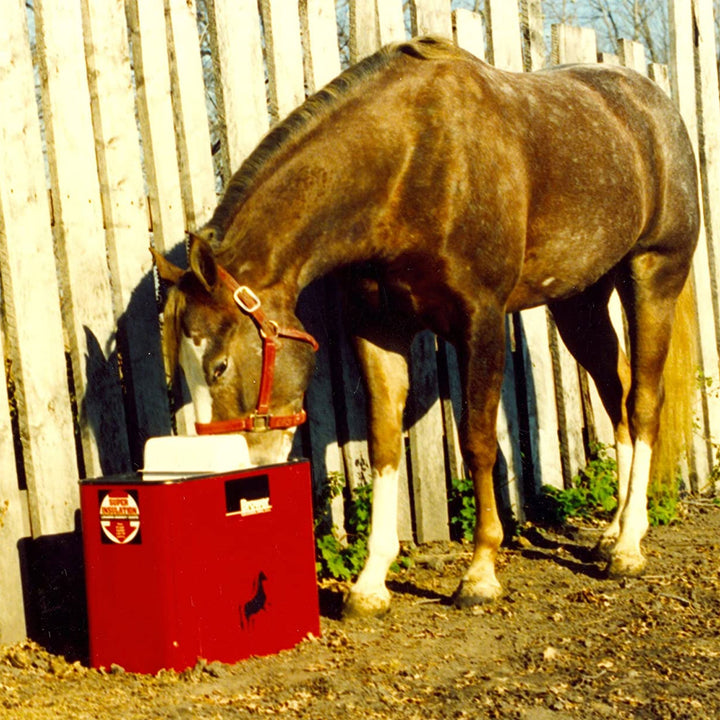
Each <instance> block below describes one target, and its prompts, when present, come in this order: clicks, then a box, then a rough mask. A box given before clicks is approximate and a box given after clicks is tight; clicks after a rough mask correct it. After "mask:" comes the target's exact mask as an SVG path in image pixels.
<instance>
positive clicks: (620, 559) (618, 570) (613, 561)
mask: <svg viewBox="0 0 720 720" xmlns="http://www.w3.org/2000/svg"><path fill="white" fill-rule="evenodd" d="M646 564H647V561H646V560H645V558H644V557H643V556H642V555H636V554H632V555H631V554H614V555H612V556H611V557H610V560H609V562H608V565H607V570H606V572H607V576H608V577H609V578H611V579H613V580H617V579H620V578H627V577H638V576H640V575H642V574H643V572H644V571H645V566H646Z"/></svg>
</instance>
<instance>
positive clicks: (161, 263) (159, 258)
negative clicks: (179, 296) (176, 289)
mask: <svg viewBox="0 0 720 720" xmlns="http://www.w3.org/2000/svg"><path fill="white" fill-rule="evenodd" d="M150 253H151V254H152V256H153V258H154V260H155V265H156V266H157V269H158V275H159V276H160V278H161V279H162V280H165V281H166V282H169V283H172V284H173V285H177V284H178V282H179V281H180V278H181V277H182V274H183V270H181V269H180V268H179V267H178V266H177V265H173V264H172V263H171V262H170V261H169V260H168V259H167V258H166V257H165V256H164V255H161V254H160V253H159V252H157V250H155V248H150Z"/></svg>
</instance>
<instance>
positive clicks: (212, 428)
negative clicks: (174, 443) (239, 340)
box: [195, 265, 318, 435]
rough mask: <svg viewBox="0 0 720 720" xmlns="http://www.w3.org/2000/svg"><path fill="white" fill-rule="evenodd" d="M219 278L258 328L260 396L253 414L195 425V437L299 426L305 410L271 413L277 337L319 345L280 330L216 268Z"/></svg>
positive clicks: (306, 335)
mask: <svg viewBox="0 0 720 720" xmlns="http://www.w3.org/2000/svg"><path fill="white" fill-rule="evenodd" d="M217 269H218V275H219V276H220V279H221V280H222V281H223V282H224V283H225V285H226V286H227V287H228V289H229V290H230V292H231V293H232V295H233V299H234V300H235V302H236V303H237V305H238V307H239V308H240V309H241V310H242V311H243V312H244V313H245V314H246V315H249V316H250V317H251V318H252V319H253V320H254V322H255V325H257V328H258V332H259V333H260V338H261V339H262V344H263V362H262V371H261V373H260V394H259V396H258V402H257V407H256V408H255V412H254V413H252V415H250V416H249V417H244V418H235V419H232V420H216V421H214V422H207V423H195V430H196V432H197V434H198V435H215V434H221V433H234V432H242V431H247V432H261V431H263V430H276V429H287V428H291V427H295V426H296V425H301V424H302V423H304V422H305V420H307V413H306V412H305V410H300V411H299V412H296V413H293V414H292V415H272V414H270V395H271V393H272V387H273V380H274V378H275V355H276V354H277V347H278V346H277V338H278V337H285V338H289V339H291V340H299V341H300V342H306V343H308V344H309V345H311V346H312V349H313V350H316V351H317V349H318V343H317V340H315V338H314V337H313V336H312V335H310V334H309V333H306V332H303V331H302V330H295V329H294V328H281V327H279V326H278V324H277V323H276V322H274V321H273V320H269V319H268V317H267V315H265V313H264V312H263V310H262V308H261V306H260V299H259V298H258V296H257V295H256V294H255V293H254V292H253V291H252V290H251V289H250V288H249V287H247V286H246V285H239V284H238V282H237V281H236V280H235V278H233V276H232V275H230V273H228V272H227V270H225V269H224V268H222V267H220V266H219V265H218V268H217Z"/></svg>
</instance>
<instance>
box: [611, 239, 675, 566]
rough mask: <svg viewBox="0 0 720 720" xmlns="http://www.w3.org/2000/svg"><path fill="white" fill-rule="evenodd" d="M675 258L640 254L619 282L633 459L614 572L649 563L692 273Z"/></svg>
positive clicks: (614, 550) (614, 553) (613, 556)
mask: <svg viewBox="0 0 720 720" xmlns="http://www.w3.org/2000/svg"><path fill="white" fill-rule="evenodd" d="M672 261H673V259H672V255H668V258H667V259H666V258H663V257H662V256H658V254H655V253H647V254H638V255H636V256H635V257H634V258H632V259H631V260H630V261H629V262H628V267H627V272H626V280H625V282H623V281H621V282H619V283H618V291H619V292H620V295H621V298H622V301H623V306H624V307H625V313H626V315H627V318H628V327H629V331H630V348H631V357H630V364H631V371H632V385H631V388H630V395H629V397H628V402H627V407H628V415H629V421H630V435H631V437H632V440H633V460H632V469H631V472H630V482H629V486H628V493H627V501H626V502H625V505H624V507H623V508H622V511H621V515H620V532H619V535H618V538H617V542H616V543H615V545H614V546H613V548H612V549H611V551H610V562H609V565H608V573H609V575H611V576H627V575H637V574H639V573H641V572H642V570H643V569H644V567H645V558H644V557H643V554H642V551H641V549H640V541H641V540H642V538H643V536H644V535H645V532H646V531H647V528H648V517H647V488H648V484H649V481H650V469H651V460H652V451H653V448H654V446H655V441H656V440H657V437H658V432H659V427H660V410H661V408H662V403H663V370H664V366H665V360H666V359H667V354H668V349H669V346H670V336H671V333H672V324H673V318H674V313H675V304H676V301H677V297H678V295H679V294H680V292H681V290H682V286H683V284H684V280H685V277H686V275H687V265H685V266H678V267H677V268H676V267H673V266H671V264H670V263H671V262H672Z"/></svg>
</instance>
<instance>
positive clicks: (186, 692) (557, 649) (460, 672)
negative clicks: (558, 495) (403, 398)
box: [0, 501, 720, 720]
mask: <svg viewBox="0 0 720 720" xmlns="http://www.w3.org/2000/svg"><path fill="white" fill-rule="evenodd" d="M719 531H720V508H718V507H716V506H714V505H713V504H712V503H711V502H709V501H694V502H692V503H688V504H687V505H686V510H685V517H684V519H683V520H682V522H680V523H679V524H676V525H674V526H672V527H663V528H653V529H651V530H650V533H649V536H648V538H647V540H646V549H647V554H648V557H649V566H648V570H647V574H646V575H645V576H644V577H642V578H639V579H634V580H626V581H622V582H620V583H618V582H613V581H609V580H605V579H603V578H602V576H601V572H600V568H599V566H598V565H597V564H595V563H594V562H593V561H592V560H591V556H590V552H589V551H590V548H591V547H592V545H593V543H594V540H595V537H596V535H597V531H593V530H592V529H590V528H582V527H576V528H570V529H568V530H564V531H563V532H558V531H555V532H553V531H550V530H548V529H542V528H537V527H534V528H529V529H527V530H526V533H525V536H524V537H523V539H522V540H521V541H520V542H518V543H517V544H515V545H514V546H512V547H508V548H505V549H504V550H503V553H502V556H501V559H500V567H499V571H500V577H501V580H502V582H503V583H504V586H505V589H506V595H505V597H504V598H503V599H502V600H501V601H499V602H497V603H495V604H493V605H489V606H485V607H482V608H475V609H469V610H457V609H455V608H454V607H452V606H451V605H450V603H449V598H450V595H451V593H452V591H453V590H454V588H455V585H456V582H457V579H458V577H459V575H460V574H461V572H462V569H463V568H464V566H465V564H466V562H467V560H468V558H469V549H468V547H467V546H464V545H460V544H452V543H447V544H438V545H432V546H424V547H420V548H417V549H415V550H414V555H415V561H414V565H413V567H412V568H411V569H410V570H406V571H403V572H402V573H400V574H398V575H396V576H394V577H393V579H392V583H391V587H392V590H393V592H394V606H393V609H392V611H391V613H390V614H389V615H387V616H386V617H384V618H381V619H379V620H367V621H357V620H355V621H343V620H342V619H341V618H340V617H339V608H340V603H341V597H342V592H343V587H342V586H340V585H328V586H325V587H323V588H322V589H321V605H322V637H321V638H319V639H309V640H306V641H304V642H302V643H301V644H300V645H299V646H298V647H296V648H295V649H293V650H289V651H285V652H282V653H280V654H279V655H276V656H273V657H267V658H252V659H250V660H246V661H243V662H240V663H238V664H236V665H223V664H220V663H213V662H211V663H205V662H202V661H201V662H199V663H198V664H197V666H196V667H195V668H193V669H191V670H187V671H185V672H183V673H175V672H167V671H161V672H160V673H158V675H157V676H143V675H135V674H132V673H127V672H124V671H123V670H122V669H120V668H113V669H112V670H111V671H110V672H105V671H99V670H92V669H88V668H86V667H84V666H83V665H81V664H80V663H79V662H76V663H68V662H66V661H65V659H64V658H61V657H58V656H54V655H50V654H49V653H47V652H46V651H44V650H43V649H42V648H40V647H38V646H37V645H34V644H32V643H24V644H20V645H14V646H10V647H4V648H0V717H2V718H7V719H8V720H10V719H11V718H18V719H20V720H40V719H41V718H52V719H53V720H57V719H58V718H76V719H78V720H80V719H81V718H92V719H93V720H110V719H111V718H112V719H113V720H115V719H117V718H123V719H126V718H127V719H131V718H138V719H139V718H143V719H145V718H168V719H172V718H178V719H181V718H187V719H188V720H191V719H192V720H194V719H195V718H223V719H224V718H245V717H258V716H260V717H261V716H266V715H268V716H269V715H272V716H274V715H277V716H284V717H289V718H317V719H318V720H331V719H333V718H343V720H346V719H347V718H364V719H365V718H366V719H368V720H369V719H371V718H393V719H396V718H422V719H423V720H431V719H434V718H503V719H514V718H518V719H519V718H523V719H525V720H550V719H553V718H554V719H556V720H565V719H568V718H583V719H588V720H592V719H595V718H598V719H604V718H648V719H650V718H652V719H653V720H657V719H665V718H672V719H676V718H678V719H679V718H717V717H720V692H719V691H720V532H719Z"/></svg>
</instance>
